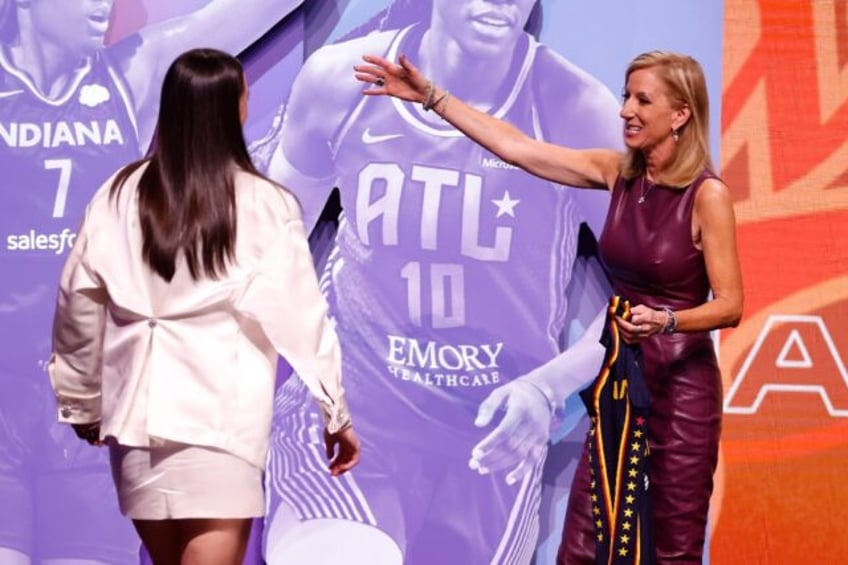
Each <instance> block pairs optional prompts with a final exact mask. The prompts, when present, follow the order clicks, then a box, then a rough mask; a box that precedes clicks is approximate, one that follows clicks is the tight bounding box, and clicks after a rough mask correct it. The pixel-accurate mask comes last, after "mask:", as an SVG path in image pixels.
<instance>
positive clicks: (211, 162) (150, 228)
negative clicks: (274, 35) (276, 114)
mask: <svg viewBox="0 0 848 565" xmlns="http://www.w3.org/2000/svg"><path fill="white" fill-rule="evenodd" d="M244 89H245V82H244V71H243V70H242V67H241V64H240V63H239V62H238V60H237V59H236V58H235V57H232V56H231V55H228V54H227V53H223V52H221V51H217V50H214V49H193V50H191V51H188V52H186V53H183V54H182V55H180V56H179V57H177V59H176V60H175V61H174V62H173V63H172V64H171V66H170V68H169V69H168V72H167V73H166V74H165V80H164V81H163V83H162V98H161V100H160V106H159V117H158V119H157V124H156V129H157V134H156V142H155V148H154V149H153V153H152V155H151V157H150V159H149V162H150V164H149V166H148V167H147V169H146V170H145V171H144V172H143V173H142V175H141V178H140V179H139V182H138V210H139V220H140V222H141V232H142V236H143V247H142V257H143V259H144V261H145V263H147V264H148V265H150V268H151V269H153V270H154V271H155V272H156V273H158V274H159V275H160V276H161V277H162V278H163V279H165V280H167V281H170V280H171V279H172V278H173V276H174V271H175V270H176V262H177V259H178V257H179V255H180V253H182V255H183V257H184V258H185V261H186V265H187V266H188V269H189V272H190V273H191V276H192V278H193V279H195V280H197V279H199V278H200V277H201V276H202V275H205V276H207V277H209V278H217V277H218V276H220V275H221V274H223V273H225V272H226V269H227V263H228V261H231V260H232V259H233V255H234V252H235V239H236V198H235V186H234V174H235V172H236V171H237V170H238V169H241V170H244V171H248V172H250V173H253V174H256V175H259V173H258V172H257V171H256V169H255V167H254V166H253V163H252V162H251V160H250V156H249V155H248V152H247V146H246V145H245V142H244V135H243V133H242V124H241V114H240V100H241V96H242V93H243V92H244ZM145 162H146V161H140V162H137V163H133V164H131V165H129V166H128V167H125V168H124V169H123V170H122V171H121V172H120V173H119V174H118V175H117V177H116V178H115V181H114V183H113V184H112V189H111V193H110V195H111V196H113V197H114V196H115V195H116V194H117V193H118V192H120V190H121V188H122V187H123V185H124V183H125V182H126V180H127V179H128V178H129V176H130V175H131V174H132V173H133V172H134V171H135V170H136V169H138V168H139V167H140V166H141V165H143V164H144V163H145Z"/></svg>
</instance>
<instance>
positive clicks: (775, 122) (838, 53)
mask: <svg viewBox="0 0 848 565" xmlns="http://www.w3.org/2000/svg"><path fill="white" fill-rule="evenodd" d="M725 14H726V15H725V38H724V39H725V50H724V53H725V55H724V73H725V75H724V81H723V82H724V91H723V100H722V105H723V107H722V127H721V130H722V139H721V153H722V163H721V164H722V167H721V170H722V176H723V178H724V179H725V180H726V181H727V183H728V185H729V186H730V188H731V190H732V192H733V194H734V198H735V201H736V213H737V219H738V224H739V230H738V234H739V249H740V256H741V260H742V265H743V271H744V277H745V289H746V308H745V317H744V319H743V321H742V324H741V325H740V326H739V327H738V328H736V329H735V330H733V331H728V332H725V333H723V334H722V336H721V337H722V339H721V348H720V355H721V363H722V372H723V374H724V378H725V383H724V386H725V391H724V393H725V417H724V428H723V447H722V457H721V468H720V472H719V474H718V484H717V487H718V488H717V490H716V494H715V498H714V503H713V519H712V522H713V532H712V535H713V537H712V544H711V549H712V553H711V561H712V562H713V563H719V564H723V563H770V564H776V563H786V564H793V565H794V564H797V563H824V564H830V563H845V562H848V536H846V535H845V525H846V524H847V523H848V484H846V481H845V480H844V479H843V476H844V472H845V470H846V469H848V371H846V359H848V225H846V224H848V1H846V0H806V1H790V0H771V1H770V0H761V1H759V2H757V1H754V0H726V2H725Z"/></svg>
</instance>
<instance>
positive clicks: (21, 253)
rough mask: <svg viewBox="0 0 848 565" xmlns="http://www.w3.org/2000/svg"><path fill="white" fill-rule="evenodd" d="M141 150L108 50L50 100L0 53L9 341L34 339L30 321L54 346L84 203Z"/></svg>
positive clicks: (1, 255)
mask: <svg viewBox="0 0 848 565" xmlns="http://www.w3.org/2000/svg"><path fill="white" fill-rule="evenodd" d="M139 157H140V151H139V147H138V137H137V134H136V127H135V121H134V117H133V109H132V105H131V102H130V95H129V93H128V91H127V89H126V86H125V85H124V84H123V81H122V80H121V79H120V78H119V77H118V76H117V75H116V73H115V71H114V69H112V67H111V66H110V65H109V64H108V63H107V62H106V61H105V60H104V59H103V56H102V55H98V56H96V57H95V58H93V59H89V60H88V61H87V62H86V63H85V65H84V66H82V67H80V68H79V69H77V70H76V71H75V72H74V73H73V75H72V78H71V79H70V81H69V84H68V85H67V86H66V88H65V90H64V92H63V93H61V94H60V95H59V96H57V97H54V98H47V97H45V96H44V95H42V94H41V93H40V92H39V91H38V89H37V88H36V86H35V85H34V84H33V82H32V80H31V79H30V78H29V76H28V75H27V74H26V73H24V72H22V71H21V70H19V69H17V68H15V67H14V66H13V64H12V63H11V62H10V61H9V59H8V57H7V56H6V54H5V53H4V52H3V51H2V50H0V171H3V174H4V175H5V176H4V178H3V180H2V183H3V191H2V197H0V198H2V200H0V201H2V205H3V225H2V229H0V237H2V243H0V265H2V270H3V272H4V273H14V276H5V277H3V281H2V283H0V302H2V304H3V306H4V307H3V309H2V314H0V316H2V318H0V319H2V327H3V328H4V330H3V331H4V333H6V332H9V334H10V335H8V336H6V335H3V336H2V338H3V342H4V343H9V341H10V340H11V341H12V343H16V342H17V343H20V342H23V341H28V340H21V339H20V337H19V334H18V333H17V332H18V331H19V330H20V328H22V327H24V328H33V329H34V330H37V331H38V335H39V337H40V340H41V341H44V342H45V343H46V339H47V338H49V319H50V315H51V313H52V311H53V306H54V300H55V285H56V281H57V280H58V277H59V272H60V270H61V267H62V264H63V263H64V260H65V257H66V255H67V252H68V251H69V250H70V248H71V246H72V244H73V240H74V237H75V234H76V230H77V228H78V226H79V224H80V222H81V220H82V217H83V213H84V210H85V207H86V205H87V204H88V201H89V199H90V198H91V196H92V195H93V194H94V191H95V190H97V188H98V187H99V186H100V185H101V184H102V183H103V182H104V181H105V180H106V179H107V178H108V177H109V175H111V174H112V173H113V172H114V171H115V169H116V168H117V167H118V166H120V165H121V164H124V163H127V162H129V161H131V160H134V159H137V158H139ZM13 329H14V335H12V332H13ZM16 336H18V337H16ZM30 345H32V344H30ZM39 349H42V348H41V347H40V346H39ZM44 349H45V351H44V352H45V353H46V351H47V350H46V345H45V348H44ZM30 351H31V349H27V352H30ZM19 353H21V354H24V353H23V352H20V351H19ZM28 354H29V353H27V355H28ZM4 369H7V368H5V367H4Z"/></svg>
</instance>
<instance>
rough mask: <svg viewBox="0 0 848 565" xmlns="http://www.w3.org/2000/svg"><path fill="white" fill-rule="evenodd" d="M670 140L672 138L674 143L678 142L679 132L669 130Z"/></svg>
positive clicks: (673, 129) (675, 129)
mask: <svg viewBox="0 0 848 565" xmlns="http://www.w3.org/2000/svg"><path fill="white" fill-rule="evenodd" d="M671 138H672V139H673V140H674V141H679V140H680V132H679V131H678V129H677V128H671Z"/></svg>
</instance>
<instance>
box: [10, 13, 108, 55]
mask: <svg viewBox="0 0 848 565" xmlns="http://www.w3.org/2000/svg"><path fill="white" fill-rule="evenodd" d="M113 4H114V0H31V2H30V4H29V8H28V9H29V10H30V18H31V21H32V28H33V31H34V32H35V33H36V34H37V35H38V36H40V37H43V38H44V39H46V40H48V41H51V42H53V43H55V44H56V45H60V46H62V47H63V48H65V49H67V50H69V51H71V52H72V53H74V54H86V53H90V52H92V51H95V50H97V49H99V48H101V47H102V46H103V42H104V39H105V37H106V31H107V29H108V28H109V18H110V16H111V15H112V6H113ZM18 9H19V10H20V9H22V8H18Z"/></svg>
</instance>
